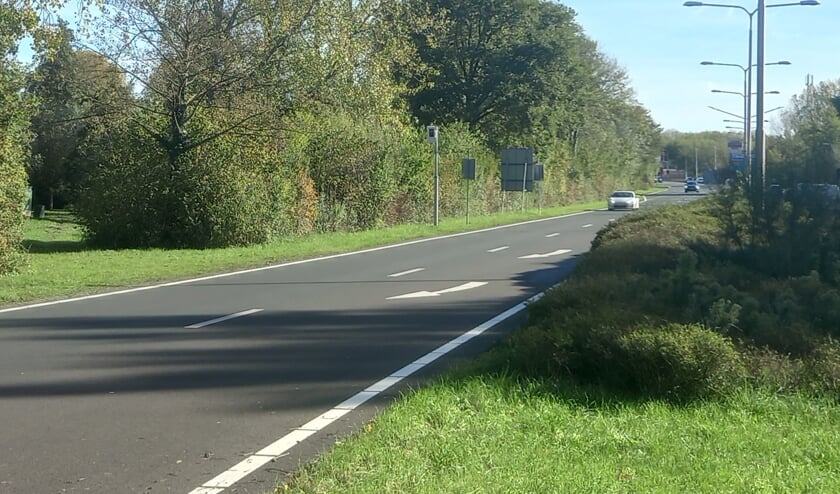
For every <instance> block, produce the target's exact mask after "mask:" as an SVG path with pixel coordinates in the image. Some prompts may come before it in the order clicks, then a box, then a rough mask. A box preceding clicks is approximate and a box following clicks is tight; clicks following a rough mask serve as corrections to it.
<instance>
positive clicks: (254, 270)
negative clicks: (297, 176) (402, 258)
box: [0, 211, 592, 314]
mask: <svg viewBox="0 0 840 494" xmlns="http://www.w3.org/2000/svg"><path fill="white" fill-rule="evenodd" d="M590 213H592V211H581V212H579V213H570V214H564V215H560V216H552V217H550V218H539V219H536V220H528V221H523V222H521V223H512V224H510V225H500V226H493V227H490V228H483V229H481V230H472V231H469V232H460V233H452V234H449V235H442V236H439V237H428V238H420V239H417V240H409V241H408V242H401V243H398V244H391V245H381V246H379V247H371V248H370V249H363V250H357V251H353V252H342V253H341V254H332V255H328V256H321V257H312V258H309V259H301V260H299V261H289V262H284V263H281V264H272V265H270V266H263V267H261V268H252V269H243V270H240V271H232V272H230V273H221V274H214V275H210V276H203V277H200V278H190V279H186V280H179V281H171V282H168V283H161V284H158V285H149V286H141V287H137V288H128V289H125V290H118V291H115V292H104V293H97V294H95V295H85V296H82V297H74V298H66V299H62V300H52V301H50V302H40V303H37V304H30V305H21V306H19V307H9V308H6V309H0V314H3V313H5V312H16V311H21V310H27V309H37V308H39V307H48V306H51V305H60V304H69V303H71V302H81V301H83V300H92V299H97V298H103V297H110V296H113V295H124V294H126V293H134V292H140V291H143V290H152V289H155V288H164V287H170V286H179V285H187V284H190V283H197V282H199V281H208V280H216V279H219V278H227V277H230V276H237V275H240V274H249V273H258V272H260V271H269V270H272V269H278V268H284V267H287V266H296V265H298V264H308V263H311V262H318V261H326V260H329V259H338V258H341V257H348V256H355V255H360V254H368V253H371V252H379V251H382V250H388V249H395V248H397V247H405V246H408V245H416V244H422V243H426V242H432V241H435V240H446V239H449V238H457V237H464V236H467V235H476V234H479V233H486V232H492V231H496V230H503V229H505V228H513V227H517V226H522V225H532V224H535V223H543V222H545V221H553V220H558V219H562V218H571V217H573V216H581V215H584V214H590Z"/></svg>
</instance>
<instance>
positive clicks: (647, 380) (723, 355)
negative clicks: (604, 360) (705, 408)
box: [614, 324, 744, 400]
mask: <svg viewBox="0 0 840 494" xmlns="http://www.w3.org/2000/svg"><path fill="white" fill-rule="evenodd" d="M617 343H618V344H617V349H618V351H617V352H615V353H616V355H615V359H614V360H615V363H616V368H615V371H614V372H616V373H617V374H618V375H619V376H622V378H623V379H625V380H626V382H627V386H628V387H629V388H630V389H636V390H638V391H640V392H641V393H643V394H645V395H651V396H657V397H667V398H672V399H677V400H686V399H694V398H698V397H704V396H712V395H715V394H721V393H724V392H726V391H728V390H731V389H734V388H735V387H737V386H740V385H741V384H742V383H743V379H744V368H743V365H742V363H741V360H740V355H739V353H738V351H737V350H736V348H735V346H734V345H733V343H732V341H731V340H729V339H728V338H726V337H724V336H722V335H720V334H718V333H716V332H714V331H711V330H709V329H706V328H704V327H703V326H700V325H693V324H692V325H677V324H671V325H667V326H663V327H640V328H637V329H635V330H633V331H631V332H629V333H627V334H625V335H622V336H621V337H619V338H618V342H617Z"/></svg>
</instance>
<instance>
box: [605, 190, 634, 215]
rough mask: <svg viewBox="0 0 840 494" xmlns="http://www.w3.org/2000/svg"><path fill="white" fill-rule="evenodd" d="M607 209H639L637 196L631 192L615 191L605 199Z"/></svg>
mask: <svg viewBox="0 0 840 494" xmlns="http://www.w3.org/2000/svg"><path fill="white" fill-rule="evenodd" d="M607 209H609V210H610V211H614V210H616V209H639V196H637V195H636V193H635V192H633V191H632V190H617V191H615V192H613V193H612V194H610V197H609V199H607Z"/></svg>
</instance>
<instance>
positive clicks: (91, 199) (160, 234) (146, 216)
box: [77, 124, 299, 248]
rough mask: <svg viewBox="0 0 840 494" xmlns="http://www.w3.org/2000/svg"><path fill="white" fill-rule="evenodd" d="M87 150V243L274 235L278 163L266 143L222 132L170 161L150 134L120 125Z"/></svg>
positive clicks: (186, 244) (247, 240)
mask: <svg viewBox="0 0 840 494" xmlns="http://www.w3.org/2000/svg"><path fill="white" fill-rule="evenodd" d="M197 125H198V124H197ZM207 125H208V129H209V130H212V126H210V124H207ZM216 125H218V124H216ZM209 130H208V131H209ZM106 143H107V144H106ZM93 149H96V154H95V155H92V156H90V158H89V159H91V160H93V161H94V162H95V163H96V169H95V172H94V173H93V174H92V176H91V179H90V180H89V182H88V183H87V184H86V190H85V193H84V194H83V195H82V199H81V200H80V201H79V203H78V205H77V213H78V215H79V218H80V220H81V222H82V223H83V225H84V226H85V229H86V234H87V237H88V240H89V241H90V243H91V244H92V245H96V246H101V247H106V248H125V247H135V248H136V247H175V248H207V247H224V246H229V245H247V244H253V243H260V242H264V241H266V240H269V239H271V238H272V237H273V236H275V235H277V234H279V232H278V229H279V228H280V224H281V223H283V222H282V221H280V220H279V218H280V217H282V215H283V214H284V210H283V206H284V204H281V203H280V200H281V199H283V198H284V195H283V194H281V193H279V192H278V190H279V189H280V186H279V184H280V183H283V182H285V180H282V179H281V177H280V175H281V174H282V173H283V172H284V169H283V167H282V166H280V165H279V164H278V163H277V162H276V158H275V156H276V153H272V152H271V143H270V142H267V141H265V140H260V139H258V138H255V137H253V136H252V137H249V138H247V139H246V138H241V137H236V136H229V135H222V136H220V137H217V138H216V139H214V140H212V141H210V142H208V143H206V144H204V145H202V146H199V147H196V148H194V149H192V150H190V151H188V152H186V153H184V154H182V155H180V156H179V157H178V158H177V160H176V162H174V163H173V162H172V160H171V157H170V156H169V155H167V153H166V152H165V150H164V149H162V148H161V146H159V145H158V144H157V143H156V142H155V141H154V140H153V139H152V138H151V137H148V136H146V135H144V134H139V133H137V131H135V130H134V127H131V126H128V125H124V126H115V127H114V128H112V129H111V130H110V131H109V132H108V133H107V134H104V135H103V136H102V138H101V139H100V141H99V142H97V143H96V146H95V147H94V148H93ZM285 206H286V207H288V208H289V209H292V207H291V205H285ZM296 207H299V205H296Z"/></svg>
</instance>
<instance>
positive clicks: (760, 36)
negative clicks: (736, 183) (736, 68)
mask: <svg viewBox="0 0 840 494" xmlns="http://www.w3.org/2000/svg"><path fill="white" fill-rule="evenodd" d="M765 13H766V5H765V1H764V0H758V32H757V38H756V46H757V51H756V59H757V60H756V64H757V66H756V69H757V70H758V71H757V72H756V77H755V84H756V89H755V93H756V94H755V113H756V124H755V144H756V153H755V159H756V161H757V163H756V164H755V170H756V171H757V172H758V173H759V174H760V175H759V176H760V179H759V180H755V182H756V184H755V187H757V188H758V197H760V198H762V203H763V197H764V185H765V177H764V172H765V163H764V158H765V155H766V153H765V145H766V142H765V139H764V41H765V39H764V22H765ZM750 70H752V68H750Z"/></svg>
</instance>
